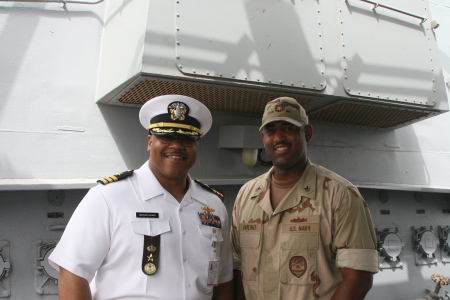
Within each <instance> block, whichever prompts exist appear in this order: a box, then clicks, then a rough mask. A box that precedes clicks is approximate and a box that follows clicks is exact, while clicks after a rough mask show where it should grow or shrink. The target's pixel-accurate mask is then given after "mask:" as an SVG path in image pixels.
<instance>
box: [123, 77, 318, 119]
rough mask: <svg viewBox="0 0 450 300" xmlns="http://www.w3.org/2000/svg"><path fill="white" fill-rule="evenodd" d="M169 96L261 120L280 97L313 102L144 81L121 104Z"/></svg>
mask: <svg viewBox="0 0 450 300" xmlns="http://www.w3.org/2000/svg"><path fill="white" fill-rule="evenodd" d="M167 94H178V95H184V96H189V97H192V98H195V99H197V100H199V101H200V102H202V103H203V104H205V105H206V106H207V107H208V108H209V109H210V110H212V111H223V112H232V113H242V114H249V115H260V116H261V115H262V113H263V111H264V107H265V105H266V103H267V102H268V101H270V100H273V99H275V98H277V97H281V96H289V97H292V98H295V99H296V100H297V101H298V102H299V103H300V104H301V105H305V104H307V103H309V102H311V101H312V99H311V98H308V97H304V96H299V95H296V94H289V93H282V92H280V93H277V92H270V91H262V90H249V89H238V88H232V87H225V86H217V85H214V86H213V85H206V84H190V83H189V84H188V83H181V82H176V81H165V80H144V81H141V82H140V83H139V84H137V85H136V86H135V87H134V88H132V89H131V90H130V91H129V92H127V93H126V94H125V95H123V96H122V97H121V98H120V99H118V101H119V102H120V103H124V104H144V103H145V102H147V100H149V99H151V98H153V97H156V96H160V95H167Z"/></svg>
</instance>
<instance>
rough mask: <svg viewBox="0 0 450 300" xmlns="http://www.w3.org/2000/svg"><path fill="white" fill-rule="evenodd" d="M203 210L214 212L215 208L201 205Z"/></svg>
mask: <svg viewBox="0 0 450 300" xmlns="http://www.w3.org/2000/svg"><path fill="white" fill-rule="evenodd" d="M202 209H203V210H206V211H209V212H215V211H216V210H215V209H214V208H211V207H208V206H203V207H202Z"/></svg>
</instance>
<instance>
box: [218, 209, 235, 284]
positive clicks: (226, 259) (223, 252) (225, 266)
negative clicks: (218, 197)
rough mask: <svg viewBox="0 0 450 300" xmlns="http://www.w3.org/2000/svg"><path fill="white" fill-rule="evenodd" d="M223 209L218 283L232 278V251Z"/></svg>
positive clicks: (228, 228) (226, 214)
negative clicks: (223, 220)
mask: <svg viewBox="0 0 450 300" xmlns="http://www.w3.org/2000/svg"><path fill="white" fill-rule="evenodd" d="M224 210H225V222H223V224H222V237H223V241H222V243H221V246H220V261H221V262H220V263H221V265H222V267H221V272H220V277H219V283H225V282H228V281H230V280H232V279H233V252H232V250H231V240H230V225H229V224H230V223H229V220H228V213H227V210H226V208H225V207H224Z"/></svg>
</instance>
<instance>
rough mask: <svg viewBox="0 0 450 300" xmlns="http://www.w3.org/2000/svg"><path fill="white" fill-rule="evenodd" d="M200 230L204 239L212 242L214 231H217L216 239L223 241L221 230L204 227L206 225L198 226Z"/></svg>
mask: <svg viewBox="0 0 450 300" xmlns="http://www.w3.org/2000/svg"><path fill="white" fill-rule="evenodd" d="M198 229H199V230H200V233H201V235H202V236H203V237H205V238H207V239H209V240H212V236H213V229H215V230H216V238H217V241H218V242H222V241H223V237H222V231H221V230H220V229H219V228H215V227H211V226H204V225H198Z"/></svg>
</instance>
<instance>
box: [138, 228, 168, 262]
mask: <svg viewBox="0 0 450 300" xmlns="http://www.w3.org/2000/svg"><path fill="white" fill-rule="evenodd" d="M131 225H132V227H133V232H134V233H135V235H134V247H136V248H137V251H135V252H134V253H136V256H138V258H139V262H141V260H142V253H143V248H142V247H143V246H144V235H147V236H157V235H161V245H160V248H161V249H159V255H160V256H159V257H160V265H161V266H168V265H169V264H170V262H171V261H172V253H171V249H172V245H171V238H170V231H171V230H170V223H169V221H165V220H142V221H131Z"/></svg>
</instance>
